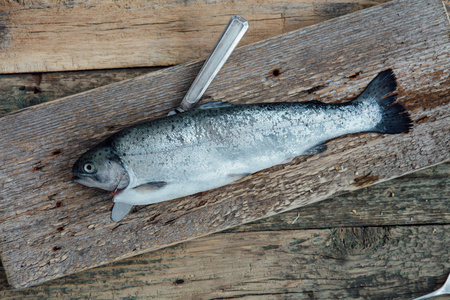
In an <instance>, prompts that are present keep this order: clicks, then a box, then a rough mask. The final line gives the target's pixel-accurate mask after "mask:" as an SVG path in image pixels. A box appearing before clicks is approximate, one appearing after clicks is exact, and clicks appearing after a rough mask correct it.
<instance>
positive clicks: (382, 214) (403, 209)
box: [227, 163, 450, 232]
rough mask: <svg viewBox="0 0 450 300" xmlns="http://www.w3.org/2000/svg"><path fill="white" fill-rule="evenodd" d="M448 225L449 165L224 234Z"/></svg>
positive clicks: (449, 205) (341, 196)
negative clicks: (331, 228)
mask: <svg viewBox="0 0 450 300" xmlns="http://www.w3.org/2000/svg"><path fill="white" fill-rule="evenodd" d="M430 224H441V225H444V224H450V163H444V164H440V165H437V166H434V167H431V168H427V169H425V170H421V171H418V172H415V173H411V174H408V175H405V176H402V177H400V178H396V179H393V180H390V181H386V182H382V183H379V184H376V185H372V186H370V187H366V188H363V189H360V190H358V191H354V192H350V193H346V194H343V195H339V196H337V197H334V198H332V199H328V200H325V201H322V202H319V203H317V204H314V205H308V206H304V207H300V208H298V209H294V210H291V211H289V212H286V213H283V214H279V215H276V216H273V217H270V218H266V219H262V220H258V221H255V222H252V223H249V224H245V225H241V226H238V227H235V228H232V229H229V230H227V232H240V231H268V230H274V231H275V230H287V229H317V228H330V227H356V226H362V227H366V226H402V225H430Z"/></svg>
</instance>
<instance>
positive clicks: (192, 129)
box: [74, 70, 411, 219]
mask: <svg viewBox="0 0 450 300" xmlns="http://www.w3.org/2000/svg"><path fill="white" fill-rule="evenodd" d="M395 89H396V81H395V76H394V75H393V73H392V71H391V70H386V71H384V72H381V73H380V74H379V75H378V76H377V77H376V78H375V79H374V80H373V81H372V82H371V83H370V84H369V85H368V87H367V88H366V89H365V91H364V92H363V93H362V94H361V95H360V96H359V97H358V98H357V99H356V100H354V101H352V102H349V103H344V104H324V103H321V102H315V101H313V102H299V103H267V104H248V105H245V104H244V105H229V104H224V103H219V104H207V105H205V106H203V107H200V108H197V109H195V110H192V111H189V112H185V113H182V114H177V115H174V116H171V117H167V118H163V119H158V120H153V121H151V122H147V123H144V124H141V125H138V126H134V127H131V128H128V129H125V130H123V131H121V132H119V133H118V134H116V135H113V136H112V137H110V138H109V139H107V140H106V141H105V142H103V143H102V144H100V145H99V146H98V147H97V148H94V149H92V150H90V151H89V152H88V153H86V154H85V157H87V159H85V158H83V157H81V158H80V159H79V161H77V163H76V164H75V166H74V173H75V175H76V176H77V178H78V181H79V182H80V183H83V184H85V185H88V186H93V184H92V182H93V181H95V180H92V176H87V177H86V178H90V180H91V181H90V182H89V184H86V182H83V181H85V180H87V179H86V178H84V177H83V168H86V166H88V167H89V165H86V163H90V164H92V167H95V168H96V169H97V170H98V169H100V168H103V169H105V167H100V166H97V165H98V162H97V160H98V157H102V160H103V161H104V160H105V158H104V155H102V153H109V154H111V153H113V154H114V155H113V158H109V159H106V160H109V161H110V163H109V164H110V165H111V166H112V167H111V168H112V170H113V171H111V170H110V171H108V172H109V174H110V178H109V179H110V180H109V181H108V180H104V181H103V182H99V184H98V185H97V187H99V188H103V189H107V190H111V187H112V186H116V187H119V188H123V190H121V191H120V192H119V193H117V194H116V196H115V199H114V200H115V202H116V203H123V204H125V205H126V207H128V206H130V205H145V204H151V203H156V202H161V201H166V200H171V199H175V198H179V197H183V196H187V195H191V194H195V193H198V192H202V191H206V190H210V189H213V188H217V187H220V186H223V185H226V184H229V183H231V182H233V181H235V180H237V179H239V178H242V177H243V176H245V175H247V174H251V173H254V172H257V171H259V170H263V169H266V168H269V167H271V166H274V165H278V164H283V163H287V162H289V161H290V160H291V159H293V158H295V157H297V156H300V155H312V154H316V153H320V152H323V151H324V150H325V149H326V146H325V144H324V143H325V142H326V141H328V140H330V139H333V138H336V137H338V136H341V135H345V134H349V133H357V132H369V131H370V132H381V133H400V132H404V131H406V130H408V128H409V127H410V124H411V120H410V118H409V116H408V114H407V113H405V110H404V108H403V107H402V106H400V105H399V104H392V103H393V102H394V101H395V100H396V96H395V95H394V96H388V97H386V96H387V95H388V94H390V93H392V92H393V91H394V90H395ZM105 149H107V151H106V150H105ZM94 154H95V155H97V158H96V159H94V158H93V155H94ZM117 162H120V164H121V166H122V167H123V169H120V167H118V163H117ZM102 165H105V163H104V162H103V163H102ZM84 171H86V170H84ZM84 173H86V172H84ZM103 173H104V171H103ZM96 176H99V174H96ZM103 177H108V176H107V175H106V176H105V175H103ZM124 186H125V188H124ZM127 205H128V206H127ZM127 209H128V208H127ZM121 217H122V216H121ZM121 217H120V218H121ZM113 219H114V218H113ZM115 219H118V218H117V217H116V218H115Z"/></svg>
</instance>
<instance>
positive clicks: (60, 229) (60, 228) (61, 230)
mask: <svg viewBox="0 0 450 300" xmlns="http://www.w3.org/2000/svg"><path fill="white" fill-rule="evenodd" d="M56 230H58V231H59V232H63V231H64V227H62V226H61V227H58V229H56Z"/></svg>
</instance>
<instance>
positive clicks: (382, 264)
mask: <svg viewBox="0 0 450 300" xmlns="http://www.w3.org/2000/svg"><path fill="white" fill-rule="evenodd" d="M449 230H450V225H437V226H399V227H366V228H339V229H320V230H319V229H311V230H290V231H284V232H274V231H257V232H240V233H233V234H230V233H219V234H215V235H212V236H209V237H204V238H200V239H197V240H195V241H191V242H188V243H183V244H180V245H177V246H174V247H169V248H166V249H162V250H159V251H155V252H152V253H148V254H145V255H142V256H140V257H139V259H128V260H124V261H121V262H118V263H114V264H110V265H108V266H104V267H101V268H96V269H93V270H89V271H86V272H83V273H80V274H77V275H74V276H69V277H66V278H62V279H58V280H55V281H53V282H49V283H46V284H43V285H42V286H39V287H34V288H29V289H25V290H22V291H17V290H7V289H3V290H1V291H0V297H1V298H2V299H4V300H11V299H36V298H42V299H58V300H61V299H135V300H140V299H171V300H172V299H180V300H182V299H255V300H265V299H268V300H269V299H270V300H272V299H299V300H301V299H305V300H306V299H413V298H416V297H418V296H421V295H424V294H426V293H429V292H431V291H433V290H436V289H437V288H439V287H440V286H441V285H442V284H443V283H444V281H445V279H446V277H447V273H448V270H449V268H450V262H449V260H448V256H449V250H448V244H449V243H450V236H449V235H448V234H447V233H448V231H449ZM4 286H5V285H4V284H3V286H2V287H4ZM444 299H445V298H444Z"/></svg>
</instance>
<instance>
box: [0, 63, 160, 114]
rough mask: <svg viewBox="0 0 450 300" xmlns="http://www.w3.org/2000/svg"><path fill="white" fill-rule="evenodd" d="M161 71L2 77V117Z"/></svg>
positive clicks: (0, 86) (101, 71) (138, 70)
mask: <svg viewBox="0 0 450 300" xmlns="http://www.w3.org/2000/svg"><path fill="white" fill-rule="evenodd" d="M159 69H161V68H158V67H149V68H132V69H111V70H90V71H73V72H50V73H32V74H8V75H2V76H0V116H3V115H5V114H6V113H9V112H13V111H16V110H18V109H22V108H26V107H29V106H33V105H37V104H40V103H44V102H48V101H52V100H56V99H58V98H62V97H66V96H71V95H74V94H77V93H81V92H85V91H88V90H91V89H94V88H98V87H101V86H104V85H107V84H111V83H114V82H119V81H122V80H126V79H131V78H133V77H136V76H140V75H143V74H147V73H150V72H153V71H157V70H159Z"/></svg>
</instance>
